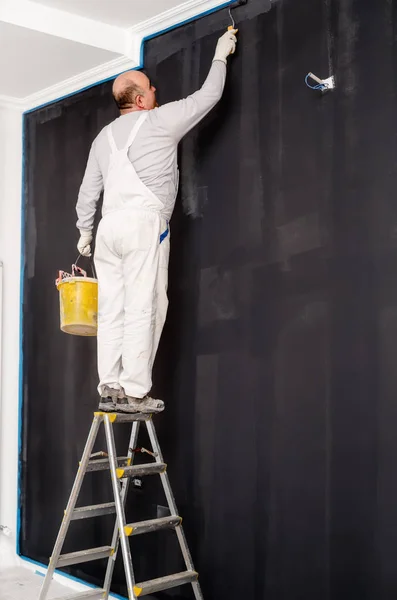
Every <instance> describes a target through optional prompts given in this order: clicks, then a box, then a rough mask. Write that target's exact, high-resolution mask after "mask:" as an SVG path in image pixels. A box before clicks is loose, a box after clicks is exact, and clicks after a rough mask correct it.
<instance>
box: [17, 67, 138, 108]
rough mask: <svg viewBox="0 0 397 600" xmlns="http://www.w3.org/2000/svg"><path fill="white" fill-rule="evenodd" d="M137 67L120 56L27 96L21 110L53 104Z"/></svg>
mask: <svg viewBox="0 0 397 600" xmlns="http://www.w3.org/2000/svg"><path fill="white" fill-rule="evenodd" d="M137 66H138V65H137V64H136V63H135V62H134V61H132V60H131V59H130V58H128V57H126V56H121V57H120V58H116V59H114V60H111V61H109V62H107V63H104V64H103V65H99V66H98V67H94V68H93V69H89V70H88V71H84V72H83V73H79V74H78V75H75V76H74V77H70V78H69V79H66V80H64V81H61V82H60V83H56V84H55V85H51V86H49V87H47V88H45V89H44V90H40V92H36V93H35V94H31V95H30V96H27V97H26V98H24V99H23V100H22V101H21V103H22V106H23V109H24V110H32V109H34V108H38V107H39V106H42V105H43V104H49V103H50V102H55V101H56V100H60V99H61V98H64V97H65V96H70V95H71V94H75V93H76V92H79V91H81V90H83V89H85V88H87V87H91V86H93V85H95V84H97V83H99V82H102V81H105V80H106V79H111V78H113V77H116V76H117V75H119V74H120V73H123V72H124V71H128V70H129V69H136V68H137Z"/></svg>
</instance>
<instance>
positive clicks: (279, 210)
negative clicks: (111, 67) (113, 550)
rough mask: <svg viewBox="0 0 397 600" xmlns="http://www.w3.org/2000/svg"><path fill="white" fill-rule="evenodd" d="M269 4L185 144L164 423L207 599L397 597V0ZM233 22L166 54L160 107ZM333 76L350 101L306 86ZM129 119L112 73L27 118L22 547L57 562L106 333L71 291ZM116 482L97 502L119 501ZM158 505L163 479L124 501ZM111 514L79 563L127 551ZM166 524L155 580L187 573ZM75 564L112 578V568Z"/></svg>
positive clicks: (158, 76)
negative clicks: (61, 299)
mask: <svg viewBox="0 0 397 600" xmlns="http://www.w3.org/2000/svg"><path fill="white" fill-rule="evenodd" d="M267 8H268V5H267V2H266V1H265V0H250V2H249V4H248V5H247V7H246V8H245V9H241V10H240V12H238V11H236V18H237V19H238V21H239V23H238V27H239V40H240V43H239V48H238V53H237V55H236V56H235V57H234V58H233V60H231V61H230V69H229V77H228V81H227V86H226V90H225V95H224V99H223V100H222V102H221V103H220V104H219V106H218V107H217V108H216V110H214V111H213V113H212V114H211V115H209V116H208V118H207V119H206V120H205V121H204V122H203V123H202V124H201V125H200V127H198V128H197V129H196V130H195V131H194V132H192V133H191V135H189V137H188V138H186V139H185V141H184V142H183V144H182V146H181V157H180V158H181V160H180V164H181V193H180V199H179V201H178V205H177V209H176V212H175V216H174V218H173V222H172V251H171V265H170V311H169V317H168V322H167V325H166V328H165V332H164V336H163V339H162V343H161V347H160V351H159V355H158V360H157V363H156V376H155V381H156V384H155V390H156V392H158V393H159V394H162V396H163V397H164V399H165V401H166V403H167V410H166V412H165V413H164V415H162V416H161V417H159V418H158V419H157V421H156V422H158V424H159V433H160V437H161V441H162V443H163V446H164V453H165V456H166V459H167V461H168V463H169V465H170V467H169V474H170V477H171V482H172V483H173V485H174V489H175V493H176V497H177V501H178V504H179V506H180V511H181V514H182V515H183V517H184V524H185V526H186V532H187V535H188V538H189V541H190V542H191V547H192V553H193V556H194V558H195V560H196V563H197V567H198V569H199V570H200V573H201V582H202V585H203V589H204V593H205V598H206V600H226V599H227V600H237V599H239V600H240V599H241V598H245V599H249V600H251V599H252V600H262V599H264V600H298V599H303V598H304V599H305V600H319V599H321V600H342V599H346V600H352V599H353V598H354V599H355V598H357V599H359V600H365V599H368V600H374V599H375V598H376V599H377V600H386V599H387V600H388V599H392V598H393V599H394V598H395V596H396V593H397V569H396V564H395V563H396V559H395V548H396V547H397V475H396V473H397V471H396V467H395V457H396V455H397V437H396V434H395V431H396V425H397V402H396V398H397V378H396V377H397V376H396V374H397V369H396V368H395V362H396V356H397V337H396V334H397V284H396V272H397V203H396V200H395V190H396V187H397V167H396V145H397V137H396V133H395V132H396V116H395V115H396V84H397V78H396V65H397V61H396V58H397V57H396V51H397V41H396V40H397V36H396V33H397V31H396V23H397V19H396V8H397V4H396V2H394V1H390V0H369V1H368V2H363V1H362V0H360V1H359V0H355V1H353V0H305V2H294V1H293V0H283V1H280V2H278V3H276V4H275V5H274V6H273V8H272V10H271V11H270V12H267ZM227 25H228V19H227V13H226V11H223V12H221V13H217V14H215V15H211V16H208V17H206V18H203V19H202V20H200V21H198V22H197V23H194V24H190V25H186V26H184V27H181V28H179V29H177V30H174V31H171V32H169V33H167V34H165V35H163V36H161V37H159V38H156V39H153V40H151V41H149V42H148V43H147V44H146V59H145V66H146V68H147V70H148V71H149V74H150V76H151V77H152V78H153V79H154V81H155V83H156V85H157V87H158V88H159V90H160V101H161V102H167V101H169V100H173V99H177V98H179V97H181V96H183V95H186V94H188V93H190V92H192V91H194V90H195V89H196V88H197V87H198V86H199V85H200V84H201V83H202V81H203V80H204V78H205V76H206V73H207V71H208V68H209V65H210V62H211V58H212V53H213V50H214V46H215V43H216V40H217V37H218V36H219V34H220V33H222V31H223V30H224V29H225V27H226V26H227ZM330 69H332V70H333V71H334V72H335V74H336V78H337V89H336V91H335V92H334V93H330V94H327V95H324V96H323V97H322V96H321V94H320V93H318V92H314V91H311V90H309V89H307V88H306V87H305V85H304V77H305V75H306V73H307V72H308V71H310V70H311V71H313V72H315V73H316V74H318V75H320V76H326V75H328V72H329V70H330ZM115 114H116V113H115V110H114V108H113V105H112V101H111V97H110V84H103V85H101V86H98V87H95V88H93V89H90V90H87V91H85V92H83V93H81V94H78V95H77V96H74V97H72V98H69V99H66V100H63V101H61V102H59V103H57V104H55V105H53V106H51V107H49V108H45V109H41V110H39V111H37V112H35V113H33V114H31V115H29V116H28V117H26V120H25V127H26V196H25V198H26V208H27V210H26V262H27V270H26V279H25V311H24V383H25V388H24V389H25V403H24V412H25V419H24V453H23V457H22V459H23V466H24V478H23V496H22V509H23V511H22V514H23V527H22V534H21V547H22V551H23V553H24V554H25V555H27V556H29V557H31V558H34V559H36V560H40V561H45V560H46V557H48V556H49V555H50V553H51V549H52V545H53V542H54V538H55V535H56V531H57V528H58V525H59V521H60V518H61V516H62V510H63V508H64V506H65V503H66V498H67V495H68V492H69V490H70V487H71V484H72V481H73V477H74V474H75V470H76V467H77V462H78V459H79V456H80V454H81V451H82V448H83V443H84V440H85V437H86V435H87V433H88V428H89V423H90V420H91V416H92V415H91V414H92V410H93V408H94V406H95V403H96V393H95V387H96V365H95V340H92V339H76V338H72V337H68V336H65V335H64V334H62V333H60V332H59V331H58V298H57V293H56V291H55V288H54V286H53V280H54V278H55V276H56V273H57V270H58V269H59V268H66V269H67V268H68V267H69V265H70V264H71V262H72V261H73V260H74V258H75V253H76V251H75V242H76V241H77V232H76V231H75V229H74V223H75V214H74V204H75V200H76V195H77V191H78V187H79V184H80V181H81V178H82V175H83V171H84V167H85V160H86V157H87V154H88V150H89V146H90V143H91V141H92V139H93V138H94V136H95V135H96V133H97V132H98V131H99V130H100V128H101V127H103V126H104V125H105V124H106V123H108V122H109V121H110V120H111V119H112V118H113V117H114V116H115ZM125 441H126V439H125V435H124V438H123V435H122V434H121V438H120V443H121V442H125ZM121 452H122V450H121ZM103 481H104V480H103V478H102V479H100V478H99V476H98V477H97V478H96V479H93V480H92V483H90V484H88V485H87V487H86V488H85V490H84V498H83V501H84V503H85V502H87V503H90V502H91V501H94V499H95V501H99V500H100V498H103V501H106V499H107V498H108V497H110V489H109V486H108V485H105V484H104V483H103ZM162 502H163V500H162V499H161V494H160V493H159V490H158V489H157V487H156V485H155V482H154V481H150V482H148V483H147V484H146V486H145V488H144V490H143V491H142V492H133V493H132V496H131V501H130V502H129V505H128V512H129V514H130V515H132V516H133V518H135V519H136V518H141V517H142V518H143V517H144V516H150V515H154V514H155V513H156V507H157V504H158V503H160V504H161V503H162ZM111 525H112V522H111V521H109V522H106V523H105V524H104V526H103V527H102V528H101V527H100V526H98V524H97V523H96V524H94V523H93V522H92V523H89V524H87V525H86V526H84V528H83V529H79V527H81V525H79V526H78V525H76V524H74V529H73V532H72V537H71V540H70V543H69V544H68V547H67V548H68V550H69V549H72V548H79V547H80V548H82V547H84V546H93V545H101V544H106V543H108V540H109V536H110V530H111ZM164 535H165V537H164V536H162V537H158V538H156V537H154V538H150V539H149V537H148V538H146V539H143V538H141V539H139V538H138V539H137V540H136V543H134V544H133V551H134V553H136V563H137V574H138V577H139V578H141V577H144V578H146V577H151V576H155V575H160V574H164V573H166V572H172V570H175V569H179V568H180V564H179V563H178V561H177V559H176V551H175V547H174V545H173V543H172V536H167V535H166V534H164ZM72 573H73V574H75V575H79V576H83V577H85V578H88V579H90V580H91V581H95V582H96V581H99V578H100V577H101V575H102V565H100V564H92V565H84V566H83V567H82V568H81V569H73V570H72ZM122 582H123V573H122V570H121V569H119V570H118V571H117V573H116V585H115V590H116V591H119V592H122V591H123V589H124V588H123V586H122ZM174 593H175V594H176V592H170V593H169V594H168V595H167V596H166V597H174V598H176V597H181V598H188V597H190V595H189V594H190V591H189V590H188V589H187V590H185V591H181V592H180V596H174Z"/></svg>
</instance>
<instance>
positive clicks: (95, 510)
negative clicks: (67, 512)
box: [71, 502, 116, 521]
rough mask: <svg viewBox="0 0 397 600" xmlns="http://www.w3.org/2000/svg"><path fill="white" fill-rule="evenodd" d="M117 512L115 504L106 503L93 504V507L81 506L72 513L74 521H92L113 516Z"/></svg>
mask: <svg viewBox="0 0 397 600" xmlns="http://www.w3.org/2000/svg"><path fill="white" fill-rule="evenodd" d="M115 512H116V505H115V503H114V502H106V503H105V504H93V505H92V506H80V507H79V508H75V509H74V511H73V512H72V517H71V520H72V521H77V520H78V519H90V518H91V517H103V516H104V515H113V514H114V513H115Z"/></svg>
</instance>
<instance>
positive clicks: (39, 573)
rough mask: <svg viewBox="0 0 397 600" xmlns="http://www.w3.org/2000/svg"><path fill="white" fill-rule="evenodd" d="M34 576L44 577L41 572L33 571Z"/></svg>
mask: <svg viewBox="0 0 397 600" xmlns="http://www.w3.org/2000/svg"><path fill="white" fill-rule="evenodd" d="M34 574H35V575H40V577H45V574H44V573H42V572H41V571H35V572H34Z"/></svg>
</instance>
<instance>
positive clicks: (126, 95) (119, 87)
mask: <svg viewBox="0 0 397 600" xmlns="http://www.w3.org/2000/svg"><path fill="white" fill-rule="evenodd" d="M155 92H156V88H154V87H153V86H152V84H151V82H150V79H149V78H148V77H147V75H145V74H144V73H141V72H140V71H127V72H126V73H122V74H121V75H119V76H118V77H117V78H116V79H115V80H114V82H113V97H114V99H115V101H116V104H117V106H118V107H119V109H120V112H121V114H125V113H127V112H132V111H135V110H151V109H152V108H155V106H156V105H157V103H156V95H155Z"/></svg>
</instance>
